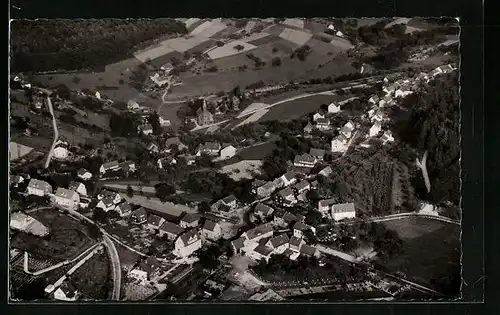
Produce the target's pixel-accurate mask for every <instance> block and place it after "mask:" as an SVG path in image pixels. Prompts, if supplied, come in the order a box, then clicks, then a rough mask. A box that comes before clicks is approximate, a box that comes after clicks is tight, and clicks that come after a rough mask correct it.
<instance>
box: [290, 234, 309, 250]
mask: <svg viewBox="0 0 500 315" xmlns="http://www.w3.org/2000/svg"><path fill="white" fill-rule="evenodd" d="M305 243H306V242H305V241H304V239H302V238H299V237H295V236H292V237H290V241H289V245H288V247H289V249H290V250H292V251H295V252H299V251H300V248H301V247H302V246H303V245H304V244H305Z"/></svg>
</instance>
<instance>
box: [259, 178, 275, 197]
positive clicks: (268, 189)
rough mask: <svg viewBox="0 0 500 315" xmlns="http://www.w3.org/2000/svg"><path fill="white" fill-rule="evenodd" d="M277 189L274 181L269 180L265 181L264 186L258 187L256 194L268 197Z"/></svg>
mask: <svg viewBox="0 0 500 315" xmlns="http://www.w3.org/2000/svg"><path fill="white" fill-rule="evenodd" d="M275 190H276V185H275V184H274V182H272V181H269V182H265V184H263V185H262V186H260V187H257V189H256V194H257V196H258V197H268V196H270V195H271V194H272V193H273V192H274V191H275Z"/></svg>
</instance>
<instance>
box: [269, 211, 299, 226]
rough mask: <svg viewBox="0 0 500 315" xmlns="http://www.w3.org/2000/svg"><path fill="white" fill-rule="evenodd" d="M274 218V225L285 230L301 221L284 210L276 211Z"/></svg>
mask: <svg viewBox="0 0 500 315" xmlns="http://www.w3.org/2000/svg"><path fill="white" fill-rule="evenodd" d="M273 217H274V219H273V223H274V224H275V225H277V226H279V227H283V228H286V227H288V226H289V225H290V224H291V223H292V222H296V221H299V218H298V217H297V216H296V215H294V214H292V213H290V212H288V211H285V210H282V209H279V210H276V211H274V213H273Z"/></svg>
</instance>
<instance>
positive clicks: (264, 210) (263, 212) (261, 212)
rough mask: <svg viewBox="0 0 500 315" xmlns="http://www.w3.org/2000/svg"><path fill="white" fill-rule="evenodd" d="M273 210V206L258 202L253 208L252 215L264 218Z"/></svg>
mask: <svg viewBox="0 0 500 315" xmlns="http://www.w3.org/2000/svg"><path fill="white" fill-rule="evenodd" d="M273 212H274V209H273V208H271V207H269V206H268V205H265V204H263V203H260V202H259V203H258V204H257V205H256V206H255V209H254V210H253V213H254V215H255V216H257V217H259V218H260V219H261V220H264V219H266V218H267V217H269V216H271V215H272V214H273Z"/></svg>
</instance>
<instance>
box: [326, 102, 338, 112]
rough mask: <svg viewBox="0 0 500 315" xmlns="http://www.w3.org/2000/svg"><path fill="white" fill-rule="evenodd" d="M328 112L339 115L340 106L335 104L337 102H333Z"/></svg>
mask: <svg viewBox="0 0 500 315" xmlns="http://www.w3.org/2000/svg"><path fill="white" fill-rule="evenodd" d="M328 112H329V113H332V114H335V113H338V112H340V106H339V105H337V104H335V102H332V103H330V105H328Z"/></svg>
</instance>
